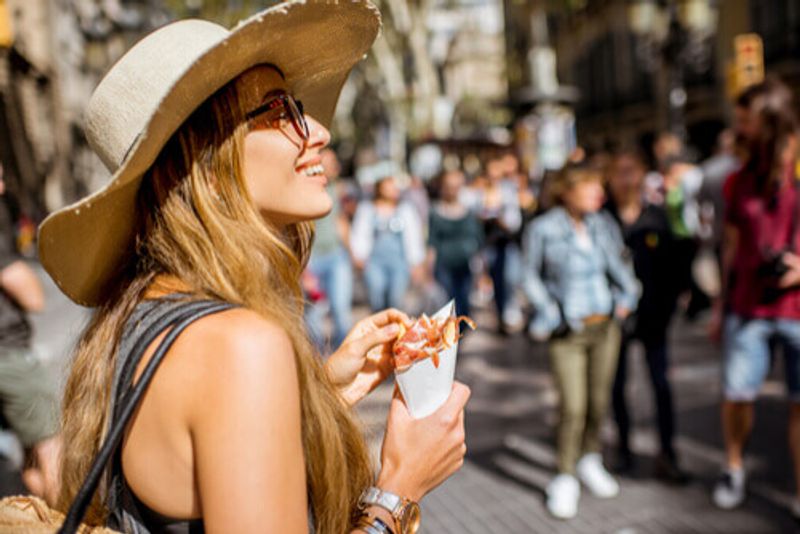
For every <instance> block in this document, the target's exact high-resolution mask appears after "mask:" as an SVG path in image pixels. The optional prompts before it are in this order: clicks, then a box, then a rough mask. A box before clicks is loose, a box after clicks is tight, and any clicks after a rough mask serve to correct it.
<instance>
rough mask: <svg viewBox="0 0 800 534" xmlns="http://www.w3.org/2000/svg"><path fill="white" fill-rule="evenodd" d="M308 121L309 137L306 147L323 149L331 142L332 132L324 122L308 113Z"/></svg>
mask: <svg viewBox="0 0 800 534" xmlns="http://www.w3.org/2000/svg"><path fill="white" fill-rule="evenodd" d="M306 122H307V123H308V139H307V140H306V149H309V148H315V149H317V150H322V149H323V148H325V147H326V146H328V144H329V143H330V142H331V132H329V131H328V129H327V128H325V127H324V126H323V125H322V124H320V123H319V122H318V121H317V120H316V119H315V118H313V117H309V116H308V115H306Z"/></svg>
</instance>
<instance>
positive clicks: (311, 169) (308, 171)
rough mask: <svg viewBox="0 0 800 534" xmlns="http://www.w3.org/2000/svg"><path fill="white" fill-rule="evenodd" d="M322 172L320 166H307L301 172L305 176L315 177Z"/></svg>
mask: <svg viewBox="0 0 800 534" xmlns="http://www.w3.org/2000/svg"><path fill="white" fill-rule="evenodd" d="M323 171H324V169H323V168H322V165H309V166H308V167H306V168H305V169H303V172H304V173H305V175H306V176H317V175H319V174H322V173H323Z"/></svg>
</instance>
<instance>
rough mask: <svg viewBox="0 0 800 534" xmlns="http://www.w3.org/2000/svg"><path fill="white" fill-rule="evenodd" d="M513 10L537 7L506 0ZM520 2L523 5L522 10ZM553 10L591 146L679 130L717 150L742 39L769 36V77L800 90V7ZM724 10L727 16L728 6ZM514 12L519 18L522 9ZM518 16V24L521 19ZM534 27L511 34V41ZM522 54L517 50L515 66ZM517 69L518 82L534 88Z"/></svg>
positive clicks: (561, 62) (691, 1) (607, 0)
mask: <svg viewBox="0 0 800 534" xmlns="http://www.w3.org/2000/svg"><path fill="white" fill-rule="evenodd" d="M506 1H507V4H510V5H511V9H512V10H513V9H516V10H517V11H519V10H520V9H522V8H521V7H520V6H523V5H528V4H530V2H516V1H515V0H506ZM513 4H518V5H516V6H514V5H513ZM549 5H550V6H551V7H550V8H549V11H548V19H549V20H548V21H549V24H548V27H549V30H550V32H551V41H552V43H553V45H554V49H555V51H556V55H557V57H558V75H559V78H560V79H561V80H563V81H565V82H566V83H569V84H572V85H574V86H576V87H577V88H578V89H579V91H580V93H581V96H582V98H581V99H580V101H579V102H578V103H577V104H576V108H575V112H576V116H577V126H578V136H579V138H580V139H581V142H582V143H583V144H586V145H587V146H588V147H589V148H594V149H602V148H607V147H610V146H615V145H619V144H627V145H631V144H640V145H642V146H648V145H649V142H650V140H651V139H652V137H653V135H654V134H655V133H656V132H658V131H662V130H668V129H671V130H673V131H676V132H677V133H679V134H681V135H685V136H686V137H687V139H688V141H689V142H690V143H691V144H693V145H694V146H696V147H698V149H699V150H700V152H701V153H708V152H710V151H711V149H712V147H713V143H714V142H715V138H716V133H717V132H718V131H719V130H720V129H721V128H722V127H723V125H724V124H725V123H726V120H727V119H728V118H729V117H730V112H731V107H730V106H731V104H730V100H729V99H728V98H726V97H725V95H726V78H727V71H728V68H729V67H728V65H729V64H730V62H731V60H732V56H733V54H734V46H733V41H734V38H735V37H736V36H737V35H740V34H744V33H750V32H753V33H757V34H759V35H760V36H761V37H762V38H763V42H764V58H765V62H766V71H767V72H768V73H774V74H778V75H780V76H781V77H783V78H784V79H785V80H786V81H788V82H789V83H791V84H793V85H795V86H798V85H800V2H797V1H795V0H757V1H756V0H725V1H724V2H719V1H716V0H669V1H666V2H659V1H657V0H590V1H570V2H563V3H560V5H561V7H552V6H553V4H549ZM723 7H724V9H723ZM512 12H513V11H512ZM515 19H518V17H516V18H515V17H513V16H512V17H509V15H508V14H507V17H506V20H507V23H508V21H509V20H515ZM525 32H526V29H525V28H519V27H518V28H517V30H516V31H515V30H514V29H513V28H509V35H508V36H507V39H508V40H509V42H512V43H513V42H519V41H520V40H522V41H524V38H522V37H519V36H520V35H522V36H524V34H525ZM512 55H513V52H512V51H511V50H510V52H509V61H511V56H512ZM517 74H518V76H517V77H516V78H514V72H513V69H511V68H510V69H509V83H510V85H511V86H512V87H513V85H514V83H515V82H516V83H518V84H519V83H525V80H524V76H522V75H520V73H517Z"/></svg>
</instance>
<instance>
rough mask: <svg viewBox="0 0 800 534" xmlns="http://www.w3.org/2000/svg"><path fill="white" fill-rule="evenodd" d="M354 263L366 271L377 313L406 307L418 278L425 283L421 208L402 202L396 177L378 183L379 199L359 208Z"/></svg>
mask: <svg viewBox="0 0 800 534" xmlns="http://www.w3.org/2000/svg"><path fill="white" fill-rule="evenodd" d="M350 248H351V250H352V253H353V262H354V264H355V265H356V267H357V268H358V269H359V270H362V271H363V273H364V283H365V284H366V286H367V299H368V300H369V305H370V308H371V309H372V310H373V311H378V310H382V309H384V308H401V307H402V306H403V298H404V297H405V294H406V291H407V290H408V287H409V284H410V283H411V281H412V279H413V282H414V283H415V284H421V283H422V282H423V281H424V279H425V264H424V260H425V241H424V238H423V234H422V222H421V221H420V219H419V215H418V213H417V211H416V209H415V208H414V207H413V206H412V205H410V204H408V203H406V202H401V200H400V187H399V186H398V184H397V180H396V179H395V178H394V177H393V176H387V177H384V178H381V179H380V180H378V182H377V183H376V184H375V197H374V198H373V199H372V200H364V201H362V202H361V204H359V206H358V210H357V211H356V216H355V218H354V219H353V228H352V231H351V235H350Z"/></svg>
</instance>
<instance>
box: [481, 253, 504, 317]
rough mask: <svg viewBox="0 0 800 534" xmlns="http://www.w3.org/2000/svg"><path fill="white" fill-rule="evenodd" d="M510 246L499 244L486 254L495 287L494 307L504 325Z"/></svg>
mask: <svg viewBox="0 0 800 534" xmlns="http://www.w3.org/2000/svg"><path fill="white" fill-rule="evenodd" d="M508 248H509V245H508V244H507V243H498V244H496V245H491V246H489V247H487V249H486V253H487V257H488V260H489V276H490V277H491V278H492V285H493V286H494V306H495V309H496V310H497V320H498V321H499V322H501V323H502V321H503V312H504V311H506V301H507V299H508V289H509V288H508V277H507V273H506V258H507V252H508Z"/></svg>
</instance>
